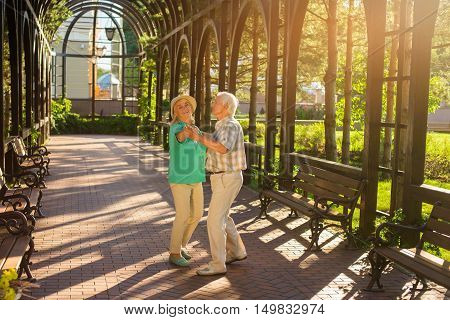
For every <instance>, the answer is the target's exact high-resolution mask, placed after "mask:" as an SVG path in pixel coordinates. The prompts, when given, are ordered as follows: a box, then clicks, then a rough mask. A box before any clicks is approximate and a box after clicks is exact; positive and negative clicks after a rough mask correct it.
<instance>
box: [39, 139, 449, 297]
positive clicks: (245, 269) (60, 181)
mask: <svg viewBox="0 0 450 320" xmlns="http://www.w3.org/2000/svg"><path fill="white" fill-rule="evenodd" d="M49 148H50V150H51V151H52V157H51V158H52V164H51V165H52V166H51V173H52V176H50V177H49V178H48V182H47V186H48V188H47V189H46V190H44V200H43V207H44V213H45V214H46V215H47V217H46V218H44V219H40V220H38V223H37V230H36V232H35V241H36V248H37V250H38V252H36V253H35V254H34V255H33V257H32V261H33V265H32V270H33V273H34V276H35V277H36V278H37V279H38V283H39V284H40V288H38V289H34V290H33V291H32V295H33V296H35V297H36V298H39V299H409V298H410V297H411V295H410V293H409V291H408V290H407V289H405V288H406V287H410V286H411V277H410V276H409V275H407V274H405V273H404V272H400V271H399V270H397V269H394V270H393V271H392V272H390V273H389V274H387V275H385V276H383V278H382V282H383V283H384V285H385V289H386V290H385V291H384V292H380V293H367V292H364V291H363V290H362V288H364V286H365V285H366V284H367V281H368V279H367V276H366V275H367V271H368V265H367V262H366V259H365V255H366V252H364V251H362V250H348V249H345V248H344V245H343V243H342V239H341V237H340V236H339V235H336V234H331V233H326V234H324V241H327V244H326V246H325V247H324V250H323V252H319V253H317V252H316V253H305V251H304V249H305V246H306V245H307V237H308V235H309V233H308V231H307V228H306V223H305V222H306V219H304V218H300V219H291V218H287V215H288V212H286V210H285V209H282V208H280V207H276V206H273V207H272V211H271V212H270V214H271V217H270V218H269V219H267V220H260V221H254V217H255V216H256V215H257V213H258V205H259V200H257V199H258V198H257V194H256V193H254V192H253V191H251V190H249V189H247V188H243V189H242V190H241V192H240V194H239V196H238V199H237V201H236V202H235V205H234V206H233V211H234V215H233V217H234V219H235V221H236V224H237V226H238V228H239V230H240V232H241V233H242V237H243V240H244V242H245V243H246V246H247V251H248V255H249V258H248V259H247V260H245V261H243V262H240V263H236V264H233V265H231V266H230V267H229V268H228V273H227V274H226V275H225V276H214V277H198V276H196V275H195V270H196V269H197V268H199V267H204V266H205V265H206V263H207V262H208V260H209V253H208V251H209V245H208V237H207V232H206V214H207V211H206V212H205V216H204V217H203V219H202V221H201V222H200V225H199V227H198V228H197V230H196V232H195V233H194V236H193V239H192V242H191V244H190V247H189V249H190V252H191V253H192V255H193V259H192V260H191V261H192V262H191V267H190V268H184V269H183V268H177V267H174V266H172V265H170V264H169V263H168V262H167V260H168V252H167V249H166V248H167V245H168V243H169V236H170V230H171V223H172V221H173V218H174V209H173V202H172V199H171V193H170V189H169V188H168V183H167V179H166V172H167V154H166V153H164V152H163V151H162V150H161V148H159V147H153V146H149V145H146V144H139V143H138V142H137V141H136V139H135V138H133V137H123V136H100V135H79V136H78V135H72V136H69V135H68V136H53V137H52V139H51V141H50V143H49ZM204 189H205V192H206V197H205V203H206V206H207V204H208V202H209V192H210V188H209V185H208V184H205V186H204ZM418 298H420V299H445V298H446V297H445V290H444V289H443V288H440V287H434V289H433V290H431V291H427V292H425V293H423V294H422V295H421V296H419V297H418ZM447 298H448V293H447Z"/></svg>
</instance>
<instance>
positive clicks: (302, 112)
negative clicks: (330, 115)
mask: <svg viewBox="0 0 450 320" xmlns="http://www.w3.org/2000/svg"><path fill="white" fill-rule="evenodd" d="M324 116H325V110H324V108H323V105H321V104H316V105H314V106H312V107H304V106H300V107H298V108H296V109H295V118H296V119H297V120H323V118H324Z"/></svg>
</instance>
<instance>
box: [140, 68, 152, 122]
mask: <svg viewBox="0 0 450 320" xmlns="http://www.w3.org/2000/svg"><path fill="white" fill-rule="evenodd" d="M141 72H142V79H141V83H140V84H139V99H138V105H139V115H140V117H141V123H142V124H148V121H150V120H151V119H155V112H156V93H154V92H150V93H149V92H148V85H149V81H150V73H151V72H152V73H153V76H152V89H153V90H154V89H155V86H156V75H155V62H154V60H145V61H144V62H143V63H142V67H141ZM154 91H156V90H154ZM149 94H150V96H149ZM149 99H151V105H149Z"/></svg>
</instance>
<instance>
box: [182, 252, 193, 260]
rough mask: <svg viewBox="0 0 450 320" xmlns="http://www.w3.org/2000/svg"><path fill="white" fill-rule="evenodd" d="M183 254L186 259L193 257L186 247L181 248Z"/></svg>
mask: <svg viewBox="0 0 450 320" xmlns="http://www.w3.org/2000/svg"><path fill="white" fill-rule="evenodd" d="M181 255H182V256H183V258H185V259H186V260H191V259H192V257H191V256H190V255H189V253H188V252H187V250H186V249H181Z"/></svg>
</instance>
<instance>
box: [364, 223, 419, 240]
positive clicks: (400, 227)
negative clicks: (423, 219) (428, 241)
mask: <svg viewBox="0 0 450 320" xmlns="http://www.w3.org/2000/svg"><path fill="white" fill-rule="evenodd" d="M384 229H397V230H399V231H414V232H421V231H423V230H425V224H423V225H420V226H411V225H404V224H399V223H392V222H384V223H382V224H380V225H379V226H378V227H377V230H376V231H375V237H374V238H371V239H370V240H371V242H372V243H373V244H374V245H375V246H388V245H390V244H391V243H392V237H389V238H390V239H388V240H384V239H383V238H382V237H381V232H382V231H383V230H384ZM388 235H389V234H388Z"/></svg>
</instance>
